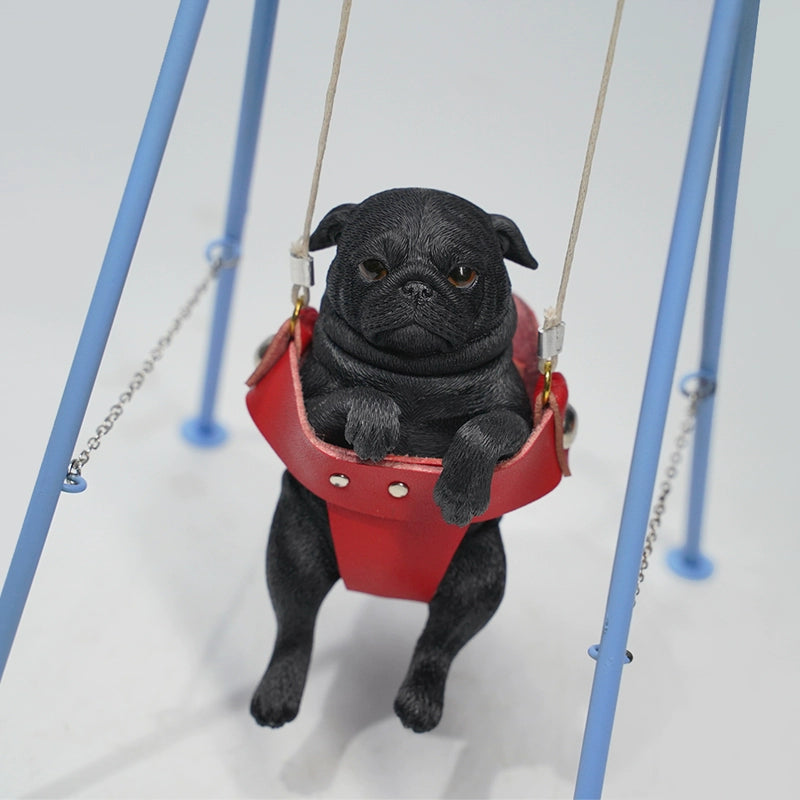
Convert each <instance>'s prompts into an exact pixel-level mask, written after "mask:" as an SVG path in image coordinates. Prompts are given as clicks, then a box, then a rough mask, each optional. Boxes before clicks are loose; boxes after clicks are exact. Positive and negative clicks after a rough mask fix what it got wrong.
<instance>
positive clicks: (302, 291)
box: [289, 250, 314, 335]
mask: <svg viewBox="0 0 800 800" xmlns="http://www.w3.org/2000/svg"><path fill="white" fill-rule="evenodd" d="M289 277H290V278H291V281H292V304H293V305H294V309H293V311H292V319H291V327H290V329H289V333H290V335H294V327H295V325H296V324H297V319H298V317H299V316H300V312H301V311H302V309H303V307H304V306H307V305H308V304H309V302H310V301H311V287H312V286H313V285H314V259H313V258H312V257H311V256H310V255H301V254H299V253H297V252H295V251H294V250H290V251H289Z"/></svg>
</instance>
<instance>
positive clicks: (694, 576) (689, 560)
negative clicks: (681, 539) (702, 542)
mask: <svg viewBox="0 0 800 800" xmlns="http://www.w3.org/2000/svg"><path fill="white" fill-rule="evenodd" d="M667 564H669V567H670V569H671V570H672V571H673V572H674V573H675V574H676V575H680V576H681V577H682V578H688V579H689V580H692V581H703V580H705V579H706V578H708V577H710V576H711V573H712V572H714V562H713V561H711V559H710V558H706V557H705V556H704V555H701V554H696V555H691V556H689V555H687V553H686V550H684V548H682V547H679V548H676V549H675V550H672V551H671V552H670V553H669V554H668V555H667Z"/></svg>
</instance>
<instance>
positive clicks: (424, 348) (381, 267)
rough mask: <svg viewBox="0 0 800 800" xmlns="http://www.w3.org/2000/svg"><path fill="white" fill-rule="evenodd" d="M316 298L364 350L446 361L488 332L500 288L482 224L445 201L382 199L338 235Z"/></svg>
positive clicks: (458, 203)
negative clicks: (322, 291) (322, 296)
mask: <svg viewBox="0 0 800 800" xmlns="http://www.w3.org/2000/svg"><path fill="white" fill-rule="evenodd" d="M326 297H327V298H328V301H329V302H330V303H331V305H332V306H333V308H334V310H335V311H336V312H337V313H338V314H339V316H341V317H342V318H343V319H344V320H345V322H347V323H348V325H349V326H350V327H351V328H353V329H354V330H356V331H358V332H359V333H360V334H361V335H362V336H363V337H364V338H365V339H366V340H367V341H368V342H370V343H371V344H372V345H374V346H376V347H378V348H380V349H382V350H386V351H388V352H393V353H398V354H407V355H412V356H426V355H434V354H442V353H450V352H455V351H457V350H459V349H460V348H461V347H463V346H464V345H466V344H468V343H470V342H473V341H475V340H477V339H480V338H481V337H482V336H484V335H486V334H487V333H489V332H491V331H492V330H493V328H494V327H495V326H496V324H497V320H498V319H500V318H501V317H502V316H503V315H504V314H505V313H506V310H507V307H508V304H509V302H510V285H509V280H508V274H507V272H506V269H505V264H504V263H503V255H502V251H501V246H500V242H499V240H498V235H497V232H496V230H495V228H494V227H493V226H492V223H491V220H490V218H489V215H487V214H486V213H485V212H483V211H481V210H480V209H479V208H477V207H476V206H473V205H472V204H471V203H469V202H467V201H466V200H462V199H461V198H457V197H455V196H453V195H448V194H445V193H431V192H428V193H425V194H422V193H414V192H413V191H411V190H408V191H405V192H400V191H394V192H384V193H382V194H380V195H376V196H374V197H372V198H369V199H368V200H366V201H364V203H362V204H361V205H360V206H358V207H357V208H356V209H355V210H354V211H353V213H352V215H351V216H350V217H349V219H348V220H347V223H346V224H345V225H344V227H343V228H342V232H341V235H340V237H339V239H338V242H337V254H336V258H335V259H334V261H333V262H332V264H331V268H330V270H329V272H328V286H327V293H326Z"/></svg>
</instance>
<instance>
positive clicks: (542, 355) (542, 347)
mask: <svg viewBox="0 0 800 800" xmlns="http://www.w3.org/2000/svg"><path fill="white" fill-rule="evenodd" d="M565 327H566V326H565V325H564V323H563V322H559V323H558V324H557V325H554V326H553V327H552V328H547V329H545V328H539V341H538V356H539V372H541V373H542V375H544V390H543V391H542V405H544V406H546V405H547V403H548V402H549V400H550V388H551V385H552V379H553V370H554V369H555V366H556V363H557V361H558V354H559V353H560V352H561V349H562V348H563V347H564V329H565Z"/></svg>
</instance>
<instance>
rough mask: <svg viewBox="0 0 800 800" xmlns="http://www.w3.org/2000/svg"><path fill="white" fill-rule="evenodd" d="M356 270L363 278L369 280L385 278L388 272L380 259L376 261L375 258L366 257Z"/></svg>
mask: <svg viewBox="0 0 800 800" xmlns="http://www.w3.org/2000/svg"><path fill="white" fill-rule="evenodd" d="M358 271H359V272H360V273H361V276H362V277H363V278H364V279H366V280H368V281H370V282H373V281H379V280H381V279H382V278H385V277H386V274H387V272H388V270H387V269H386V264H384V263H383V262H382V261H378V259H377V258H368V259H367V260H366V261H362V262H361V263H360V264H359V265H358Z"/></svg>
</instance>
